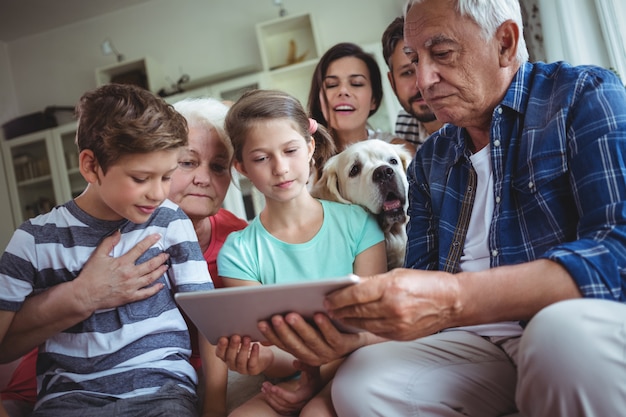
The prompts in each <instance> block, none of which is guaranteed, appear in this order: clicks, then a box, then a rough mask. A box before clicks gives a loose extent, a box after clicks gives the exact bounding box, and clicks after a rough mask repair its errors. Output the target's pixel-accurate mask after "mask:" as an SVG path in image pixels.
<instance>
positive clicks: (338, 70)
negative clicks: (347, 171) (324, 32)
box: [308, 42, 393, 151]
mask: <svg viewBox="0 0 626 417" xmlns="http://www.w3.org/2000/svg"><path fill="white" fill-rule="evenodd" d="M382 98H383V88H382V82H381V75H380V69H379V67H378V63H377V62H376V59H375V58H374V57H373V56H372V55H370V54H368V53H366V52H365V51H363V49H362V48H361V47H360V46H358V45H355V44H353V43H347V42H344V43H338V44H336V45H335V46H333V47H331V48H330V49H329V50H328V51H326V53H325V54H324V55H323V56H322V58H320V61H319V63H318V64H317V67H316V68H315V71H314V74H313V79H312V81H311V89H310V92H309V102H308V107H309V113H310V115H311V117H313V118H314V119H315V120H317V121H318V122H320V123H321V124H322V125H324V127H326V128H327V129H328V130H329V131H330V133H331V134H332V136H333V139H334V140H335V145H336V146H337V150H338V151H342V150H343V149H344V148H345V147H346V146H347V145H349V144H351V143H355V142H359V141H362V140H366V139H370V138H377V139H383V140H385V141H387V142H389V141H391V139H392V138H393V136H392V135H391V134H388V133H381V132H374V131H373V130H372V129H368V123H367V120H368V118H369V117H370V116H372V115H373V114H374V113H376V111H377V110H378V108H379V106H380V104H381V102H382Z"/></svg>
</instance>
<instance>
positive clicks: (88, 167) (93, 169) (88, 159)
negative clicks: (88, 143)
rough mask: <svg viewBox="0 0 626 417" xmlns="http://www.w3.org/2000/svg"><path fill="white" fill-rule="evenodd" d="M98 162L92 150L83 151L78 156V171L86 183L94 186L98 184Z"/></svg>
mask: <svg viewBox="0 0 626 417" xmlns="http://www.w3.org/2000/svg"><path fill="white" fill-rule="evenodd" d="M98 168H99V165H98V160H97V159H96V156H95V155H94V154H93V151H92V150H91V149H85V150H82V151H81V152H80V153H79V154H78V169H79V170H80V174H81V175H82V176H83V178H85V181H87V182H88V183H90V184H92V183H95V182H98Z"/></svg>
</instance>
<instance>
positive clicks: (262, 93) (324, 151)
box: [224, 90, 337, 174]
mask: <svg viewBox="0 0 626 417" xmlns="http://www.w3.org/2000/svg"><path fill="white" fill-rule="evenodd" d="M270 119H287V120H289V121H290V122H291V123H292V124H293V127H294V128H295V130H296V131H297V132H298V133H300V134H301V135H302V137H303V138H304V140H305V141H306V142H307V143H309V142H310V141H311V139H313V140H314V141H315V152H314V154H313V160H312V163H313V164H314V166H315V169H316V170H317V173H318V174H319V173H321V169H322V167H323V166H324V164H325V163H326V161H327V160H328V158H330V157H331V156H333V155H334V154H336V153H337V152H336V149H335V144H334V142H333V140H332V138H331V136H330V134H329V133H328V131H327V130H326V129H325V128H324V127H323V126H319V125H318V127H317V130H316V131H315V132H313V133H310V132H309V126H310V123H309V117H308V116H307V114H306V112H305V111H304V108H303V107H302V104H301V103H300V102H299V101H298V100H297V99H296V98H295V97H293V96H291V95H289V94H287V93H285V92H283V91H277V90H251V91H248V92H246V93H245V94H244V95H243V96H241V98H240V99H239V100H237V102H236V103H235V104H233V106H232V107H231V108H230V110H229V111H228V114H227V115H226V121H225V122H224V129H225V130H226V134H227V135H228V136H229V137H230V140H231V142H232V144H233V159H234V160H236V161H237V162H241V161H242V151H243V147H244V145H245V141H246V135H247V133H248V130H249V129H250V128H251V127H252V126H254V124H255V123H257V122H259V121H263V120H270Z"/></svg>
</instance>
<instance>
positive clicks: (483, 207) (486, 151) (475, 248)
mask: <svg viewBox="0 0 626 417" xmlns="http://www.w3.org/2000/svg"><path fill="white" fill-rule="evenodd" d="M470 160H471V161H472V166H473V167H474V171H476V175H477V183H476V197H475V198H474V206H473V207H472V215H471V217H470V222H469V226H468V228H467V236H466V237H465V245H464V247H463V255H462V256H461V263H460V267H461V270H462V271H471V272H476V271H484V270H485V269H489V267H490V263H489V259H490V254H489V228H490V225H491V218H492V217H493V210H494V208H495V197H494V193H493V171H492V169H491V150H490V148H489V146H485V147H484V148H483V149H481V150H480V151H478V152H476V153H475V154H474V155H472V156H470ZM450 330H451V329H450ZM454 330H466V331H470V332H474V333H477V334H479V335H481V336H519V335H521V334H522V327H521V326H520V325H519V323H518V322H514V321H509V322H501V323H490V324H481V325H476V326H465V327H456V328H454Z"/></svg>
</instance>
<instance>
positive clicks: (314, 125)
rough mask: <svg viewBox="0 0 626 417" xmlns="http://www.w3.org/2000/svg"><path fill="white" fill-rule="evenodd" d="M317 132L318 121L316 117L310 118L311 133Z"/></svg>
mask: <svg viewBox="0 0 626 417" xmlns="http://www.w3.org/2000/svg"><path fill="white" fill-rule="evenodd" d="M315 132H317V122H316V121H315V119H310V118H309V133H310V134H313V133H315Z"/></svg>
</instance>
